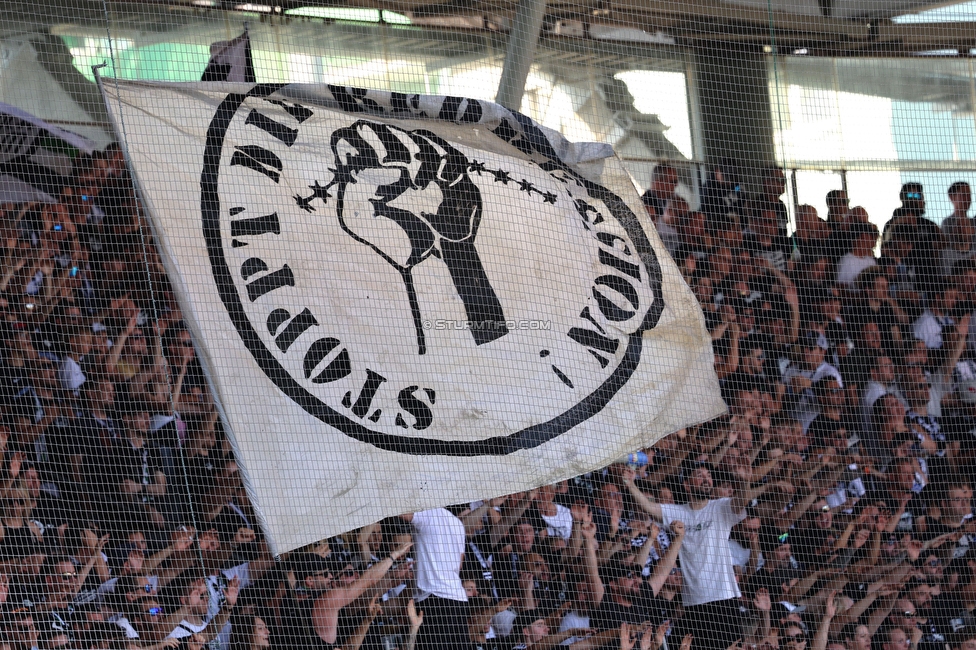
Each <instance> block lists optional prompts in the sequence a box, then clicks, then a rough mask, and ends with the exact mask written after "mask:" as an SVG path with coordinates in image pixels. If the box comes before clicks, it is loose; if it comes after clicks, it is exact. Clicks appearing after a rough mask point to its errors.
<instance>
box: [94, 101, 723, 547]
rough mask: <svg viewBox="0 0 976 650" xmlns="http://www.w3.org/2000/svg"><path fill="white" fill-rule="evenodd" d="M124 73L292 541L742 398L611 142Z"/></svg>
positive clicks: (157, 185) (493, 491)
mask: <svg viewBox="0 0 976 650" xmlns="http://www.w3.org/2000/svg"><path fill="white" fill-rule="evenodd" d="M103 90H104V92H105V93H106V95H107V97H106V99H107V102H106V105H107V106H108V108H109V110H110V111H111V112H112V115H113V119H114V120H115V122H116V124H119V123H120V122H121V120H122V119H123V118H124V121H125V134H126V136H127V138H128V139H127V141H126V147H127V150H128V153H129V156H130V161H131V164H132V167H133V171H134V174H135V176H136V178H137V180H138V183H139V186H140V189H141V191H142V195H143V197H144V199H145V201H146V203H147V205H148V208H149V213H150V215H151V218H152V223H153V225H154V228H155V231H156V234H157V236H158V241H159V242H160V244H161V247H162V254H163V259H164V260H165V263H166V264H167V267H168V271H169V274H170V277H171V279H172V281H173V283H174V286H175V287H176V290H177V292H178V294H179V298H180V301H181V305H182V308H183V313H184V316H185V318H186V319H187V321H188V324H189V326H190V327H191V329H192V331H193V334H194V336H195V339H196V341H197V344H198V346H199V350H200V353H201V355H202V356H203V360H204V365H205V368H206V369H207V372H208V375H209V378H210V380H211V382H212V385H213V388H214V390H215V391H216V395H217V398H218V400H219V402H220V404H221V407H222V409H223V414H224V417H225V421H226V424H227V425H228V429H229V432H230V435H231V437H232V441H233V444H234V447H235V450H236V452H237V458H238V460H239V462H240V464H241V466H242V468H243V471H244V476H245V481H246V485H247V487H248V490H249V492H250V495H251V497H252V499H253V500H254V503H255V504H256V507H257V508H258V509H259V511H260V516H261V517H262V519H263V521H264V524H265V528H266V532H267V533H268V537H269V538H270V539H271V541H272V542H273V544H274V546H275V548H276V550H277V551H279V552H283V551H286V550H289V549H292V548H295V547H297V546H300V545H302V544H304V543H307V542H309V541H312V540H317V539H321V538H324V537H326V536H328V535H333V534H336V533H339V532H342V531H346V530H350V529H352V528H355V527H358V526H361V525H364V524H366V523H369V522H373V521H376V520H378V519H380V518H382V517H385V516H389V515H394V514H398V513H401V512H409V511H415V510H422V509H425V508H430V507H434V506H439V505H445V504H450V503H460V502H465V501H469V500H473V499H479V498H487V497H491V496H497V495H500V494H505V493H510V492H513V491H516V490H522V489H527V488H529V487H533V486H538V485H541V484H545V483H550V482H553V481H557V480H559V479H563V478H567V477H571V476H575V475H578V474H581V473H583V472H586V471H590V470H593V469H595V468H598V467H601V466H603V465H605V464H607V463H608V462H611V461H612V460H613V459H615V458H618V457H620V456H622V455H623V454H625V453H627V452H630V451H633V450H634V449H636V448H639V447H642V446H644V445H647V444H650V443H652V442H654V441H655V440H657V439H658V438H660V437H661V436H662V435H665V434H667V433H669V432H671V431H674V430H676V429H679V428H681V427H684V426H686V425H688V424H691V423H696V422H700V421H702V420H705V419H708V418H712V417H714V416H716V415H718V414H719V413H721V412H723V411H724V405H723V403H722V401H721V399H720V398H719V393H718V382H717V380H716V377H715V374H714V371H713V368H712V361H713V359H712V352H711V346H710V340H709V337H708V333H707V331H706V330H705V327H704V321H703V319H702V316H701V312H700V311H699V309H698V306H697V302H696V301H695V299H694V297H693V296H692V295H691V293H690V292H689V291H688V289H687V287H686V286H685V285H684V283H683V281H682V279H681V276H680V274H679V273H678V271H677V269H676V268H675V267H674V265H673V263H672V262H671V261H670V259H669V257H668V255H667V253H666V251H665V249H664V248H663V246H662V245H661V243H660V241H659V239H658V237H657V235H656V233H655V231H654V228H653V225H652V224H650V222H649V221H648V220H647V219H646V217H645V214H644V211H643V209H642V206H641V201H640V198H639V196H638V195H637V192H636V191H635V189H634V186H633V184H632V183H631V181H630V179H629V177H628V176H627V174H626V172H625V171H624V170H623V168H622V166H621V165H620V162H619V161H618V160H617V159H616V158H615V157H614V155H613V152H612V150H611V149H610V148H609V147H607V146H604V145H593V144H590V145H574V144H571V143H568V142H567V141H565V140H564V139H563V138H562V137H560V136H559V135H558V134H555V133H553V132H551V131H549V130H546V129H544V128H542V127H540V126H539V125H537V124H535V123H534V122H532V121H531V120H529V119H528V118H526V117H524V116H522V115H520V114H517V113H513V112H510V111H508V110H507V109H505V108H502V107H501V106H498V105H496V104H492V103H489V102H479V101H475V100H470V99H459V98H454V97H432V96H419V95H413V96H409V95H401V94H397V93H384V92H376V91H365V90H359V89H352V88H342V87H335V86H329V87H326V86H311V85H288V86H284V87H282V86H271V85H257V86H254V85H250V84H203V83H195V84H149V83H137V82H119V84H118V86H116V84H115V83H112V84H105V86H104V89H103ZM120 107H121V108H120ZM118 132H119V133H121V131H120V130H119V131H118Z"/></svg>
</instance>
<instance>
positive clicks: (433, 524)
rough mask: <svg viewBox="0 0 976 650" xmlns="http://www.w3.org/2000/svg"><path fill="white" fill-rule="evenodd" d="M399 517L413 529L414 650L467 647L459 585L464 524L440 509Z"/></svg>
mask: <svg viewBox="0 0 976 650" xmlns="http://www.w3.org/2000/svg"><path fill="white" fill-rule="evenodd" d="M400 516H401V517H402V518H403V519H404V520H406V521H409V522H410V524H411V525H412V526H413V542H414V553H415V555H416V559H417V564H416V577H417V581H416V588H415V589H414V601H415V602H416V604H417V609H419V610H421V611H423V616H424V624H423V625H422V626H421V627H420V631H419V633H418V636H417V648H418V650H455V649H456V648H460V647H462V646H466V645H468V628H467V624H466V621H467V620H468V611H467V602H468V596H467V594H466V593H465V591H464V585H463V584H462V583H461V559H462V556H463V555H464V541H465V535H464V524H463V523H461V520H460V519H458V518H457V517H455V516H454V515H453V514H451V513H450V512H449V511H448V510H446V509H444V508H435V509H433V510H424V511H422V512H414V513H411V514H406V515H400Z"/></svg>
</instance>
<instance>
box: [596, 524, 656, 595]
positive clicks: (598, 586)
mask: <svg viewBox="0 0 976 650" xmlns="http://www.w3.org/2000/svg"><path fill="white" fill-rule="evenodd" d="M581 532H582V534H583V562H584V566H585V567H586V580H587V582H589V583H590V593H591V594H593V603H592V605H593V609H596V608H597V607H599V606H600V603H602V602H603V596H604V595H605V593H606V588H605V587H604V585H603V581H602V580H600V567H599V565H598V563H597V561H596V547H597V541H596V524H595V523H593V522H592V521H591V522H589V523H587V524H584V525H583V526H581ZM647 543H648V544H650V543H651V540H647Z"/></svg>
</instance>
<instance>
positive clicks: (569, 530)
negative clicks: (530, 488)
mask: <svg viewBox="0 0 976 650" xmlns="http://www.w3.org/2000/svg"><path fill="white" fill-rule="evenodd" d="M555 496H556V486H554V485H545V486H543V487H541V488H539V490H538V492H536V497H535V509H536V510H537V511H538V512H539V516H540V517H542V520H543V521H544V522H546V536H548V537H558V538H560V539H563V540H565V541H567V542H568V541H569V538H570V537H572V535H573V515H572V513H571V512H570V511H569V508H567V507H566V506H561V505H559V504H558V503H556V502H555V501H553V499H554V498H555Z"/></svg>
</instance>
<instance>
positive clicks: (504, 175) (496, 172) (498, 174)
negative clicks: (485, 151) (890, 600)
mask: <svg viewBox="0 0 976 650" xmlns="http://www.w3.org/2000/svg"><path fill="white" fill-rule="evenodd" d="M491 174H492V176H494V177H495V182H496V183H497V182H499V181H501V182H502V183H503V184H505V185H508V181H510V180H512V177H511V176H509V175H508V172H506V171H502V170H500V169H492V170H491Z"/></svg>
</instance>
